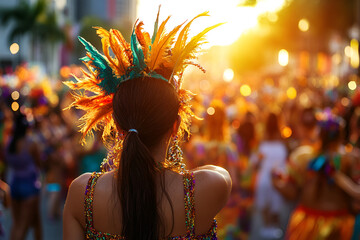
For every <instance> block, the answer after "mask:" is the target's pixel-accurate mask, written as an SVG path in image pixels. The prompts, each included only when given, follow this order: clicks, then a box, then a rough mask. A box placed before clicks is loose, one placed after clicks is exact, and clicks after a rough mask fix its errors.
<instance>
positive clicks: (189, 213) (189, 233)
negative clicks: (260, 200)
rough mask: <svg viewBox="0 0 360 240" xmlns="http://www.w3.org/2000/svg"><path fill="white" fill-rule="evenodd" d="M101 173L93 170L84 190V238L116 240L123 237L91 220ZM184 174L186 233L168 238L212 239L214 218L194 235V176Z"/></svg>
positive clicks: (213, 237)
mask: <svg viewBox="0 0 360 240" xmlns="http://www.w3.org/2000/svg"><path fill="white" fill-rule="evenodd" d="M101 175H102V173H96V172H94V173H93V174H92V175H91V177H90V179H89V182H88V184H87V186H86V191H85V221H86V239H103V240H118V239H125V238H124V237H123V236H121V235H117V234H110V233H105V232H100V231H97V230H96V229H95V227H94V220H93V202H94V190H95V185H96V182H97V180H98V178H99V177H100V176H101ZM183 176H184V180H183V183H184V202H185V224H186V234H185V235H182V236H176V237H169V238H168V240H185V239H197V240H214V239H217V235H216V230H217V224H216V220H215V219H214V221H213V223H212V225H211V228H210V229H209V230H208V232H207V233H206V234H202V235H197V236H196V235H195V199H194V190H195V177H194V174H193V173H192V172H185V173H184V174H183Z"/></svg>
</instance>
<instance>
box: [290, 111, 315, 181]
mask: <svg viewBox="0 0 360 240" xmlns="http://www.w3.org/2000/svg"><path fill="white" fill-rule="evenodd" d="M298 133H299V141H298V146H297V147H296V148H295V149H294V150H292V151H291V153H290V155H289V163H288V165H289V166H288V167H287V171H288V174H289V175H290V176H291V178H292V180H293V181H296V182H297V184H299V185H302V184H303V182H302V181H303V180H304V178H303V175H304V174H306V171H307V166H308V164H309V162H310V161H311V160H312V159H313V158H315V156H316V154H317V153H318V151H319V148H320V144H321V143H320V139H319V136H318V135H319V128H318V121H317V119H316V113H315V109H314V108H311V107H310V108H305V109H303V110H302V111H301V113H300V120H299V125H298Z"/></svg>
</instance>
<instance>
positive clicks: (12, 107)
mask: <svg viewBox="0 0 360 240" xmlns="http://www.w3.org/2000/svg"><path fill="white" fill-rule="evenodd" d="M19 107H20V106H19V103H17V102H13V103H12V104H11V109H12V110H13V111H14V112H16V111H17V110H19Z"/></svg>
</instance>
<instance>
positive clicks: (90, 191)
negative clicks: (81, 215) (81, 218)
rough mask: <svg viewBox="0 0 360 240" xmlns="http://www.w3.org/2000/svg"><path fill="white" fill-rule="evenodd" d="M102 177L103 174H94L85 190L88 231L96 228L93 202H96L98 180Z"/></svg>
mask: <svg viewBox="0 0 360 240" xmlns="http://www.w3.org/2000/svg"><path fill="white" fill-rule="evenodd" d="M100 176H101V173H97V172H93V173H92V174H91V177H90V178H89V181H88V184H87V185H86V190H85V202H84V205H85V223H86V229H93V228H94V221H93V202H94V190H95V185H96V182H97V180H98V178H99V177H100Z"/></svg>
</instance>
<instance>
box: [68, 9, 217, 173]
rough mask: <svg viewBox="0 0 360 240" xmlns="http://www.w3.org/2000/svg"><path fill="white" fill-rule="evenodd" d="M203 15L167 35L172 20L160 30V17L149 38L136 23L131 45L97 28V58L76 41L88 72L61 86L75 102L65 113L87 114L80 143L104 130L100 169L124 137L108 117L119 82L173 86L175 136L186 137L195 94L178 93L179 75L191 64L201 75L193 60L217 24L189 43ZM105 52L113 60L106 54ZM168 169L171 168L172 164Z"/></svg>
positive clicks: (117, 151) (115, 156)
mask: <svg viewBox="0 0 360 240" xmlns="http://www.w3.org/2000/svg"><path fill="white" fill-rule="evenodd" d="M159 10H160V9H159ZM202 16H208V12H204V13H202V14H199V15H197V16H196V17H195V18H193V19H192V20H191V21H189V22H188V23H187V24H186V25H185V26H184V27H183V25H184V23H183V24H180V25H178V26H176V27H175V28H174V29H172V30H171V31H169V32H166V31H165V26H166V24H167V22H168V20H169V19H170V17H168V18H167V19H166V20H165V21H163V22H162V23H161V24H160V26H158V21H159V12H158V14H157V18H156V22H155V26H154V33H153V35H152V37H151V38H150V34H149V33H148V32H145V31H144V30H143V22H136V23H135V26H134V29H133V31H132V34H131V41H130V43H128V42H126V40H125V39H124V37H123V36H122V34H121V33H120V31H118V30H115V29H110V31H107V30H105V29H103V28H100V27H97V28H96V33H97V34H98V35H99V37H100V38H101V42H102V48H103V53H104V54H101V53H99V52H98V51H97V50H96V49H95V48H94V47H93V46H92V45H91V44H90V43H89V42H87V41H86V40H85V39H83V38H82V37H79V40H80V42H81V43H82V44H83V45H84V46H85V49H86V51H87V54H86V56H85V57H84V58H82V59H81V60H82V61H83V63H84V64H85V65H86V67H87V69H88V72H87V71H85V70H82V72H83V74H84V75H83V77H82V78H76V77H75V78H76V80H77V82H75V83H74V82H65V84H66V85H67V86H69V87H70V88H71V89H72V90H76V92H75V93H73V96H74V98H75V101H74V102H73V103H72V104H71V105H70V106H69V108H71V107H75V108H78V109H81V110H84V111H85V114H84V115H83V116H82V117H81V118H80V121H81V125H80V127H81V129H80V132H82V134H83V135H82V140H81V142H82V143H83V144H84V143H85V137H86V136H87V135H90V136H91V135H93V130H95V131H96V130H102V131H103V133H102V139H103V141H104V143H105V144H106V146H107V147H108V149H109V154H108V157H107V159H105V160H104V162H103V164H102V171H108V170H111V169H113V168H114V167H116V166H117V162H116V161H115V160H116V159H118V156H119V154H120V152H121V149H122V142H123V139H124V136H123V135H122V134H120V133H118V131H117V130H116V126H115V123H114V120H113V118H112V113H113V103H112V100H113V96H114V94H115V92H116V90H117V87H118V86H119V85H120V84H121V83H122V82H125V81H129V80H131V79H134V78H138V77H142V76H149V77H152V78H159V79H162V80H164V81H166V82H169V83H170V84H172V85H173V86H174V88H175V89H176V91H177V93H178V96H179V100H180V109H179V113H178V114H179V116H180V117H181V124H180V127H179V132H178V137H179V139H181V138H182V136H183V135H184V133H185V132H188V133H189V124H190V120H191V117H193V116H194V114H193V112H192V110H191V105H190V100H191V98H192V96H193V94H192V93H191V92H190V91H188V90H185V89H182V87H181V85H182V75H183V72H184V70H185V68H186V66H188V65H195V66H197V67H199V68H200V69H201V70H202V71H204V69H203V68H202V67H201V66H200V65H198V64H196V63H194V62H193V60H196V58H197V53H198V50H199V47H200V46H201V45H202V44H203V43H204V42H205V34H206V33H207V32H209V31H210V30H212V29H214V28H216V27H217V26H219V25H221V24H217V25H214V26H211V27H208V28H206V29H204V30H203V31H202V32H200V33H198V34H197V35H195V36H194V37H192V38H191V39H190V41H188V33H189V29H190V26H191V23H192V22H193V21H194V20H195V19H196V18H199V17H202ZM181 28H182V29H181ZM180 29H181V31H180ZM109 48H110V49H111V51H112V52H113V55H114V57H112V56H111V55H110V51H109ZM167 165H168V167H171V163H167ZM175 168H178V166H176V167H175ZM174 170H179V169H174Z"/></svg>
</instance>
